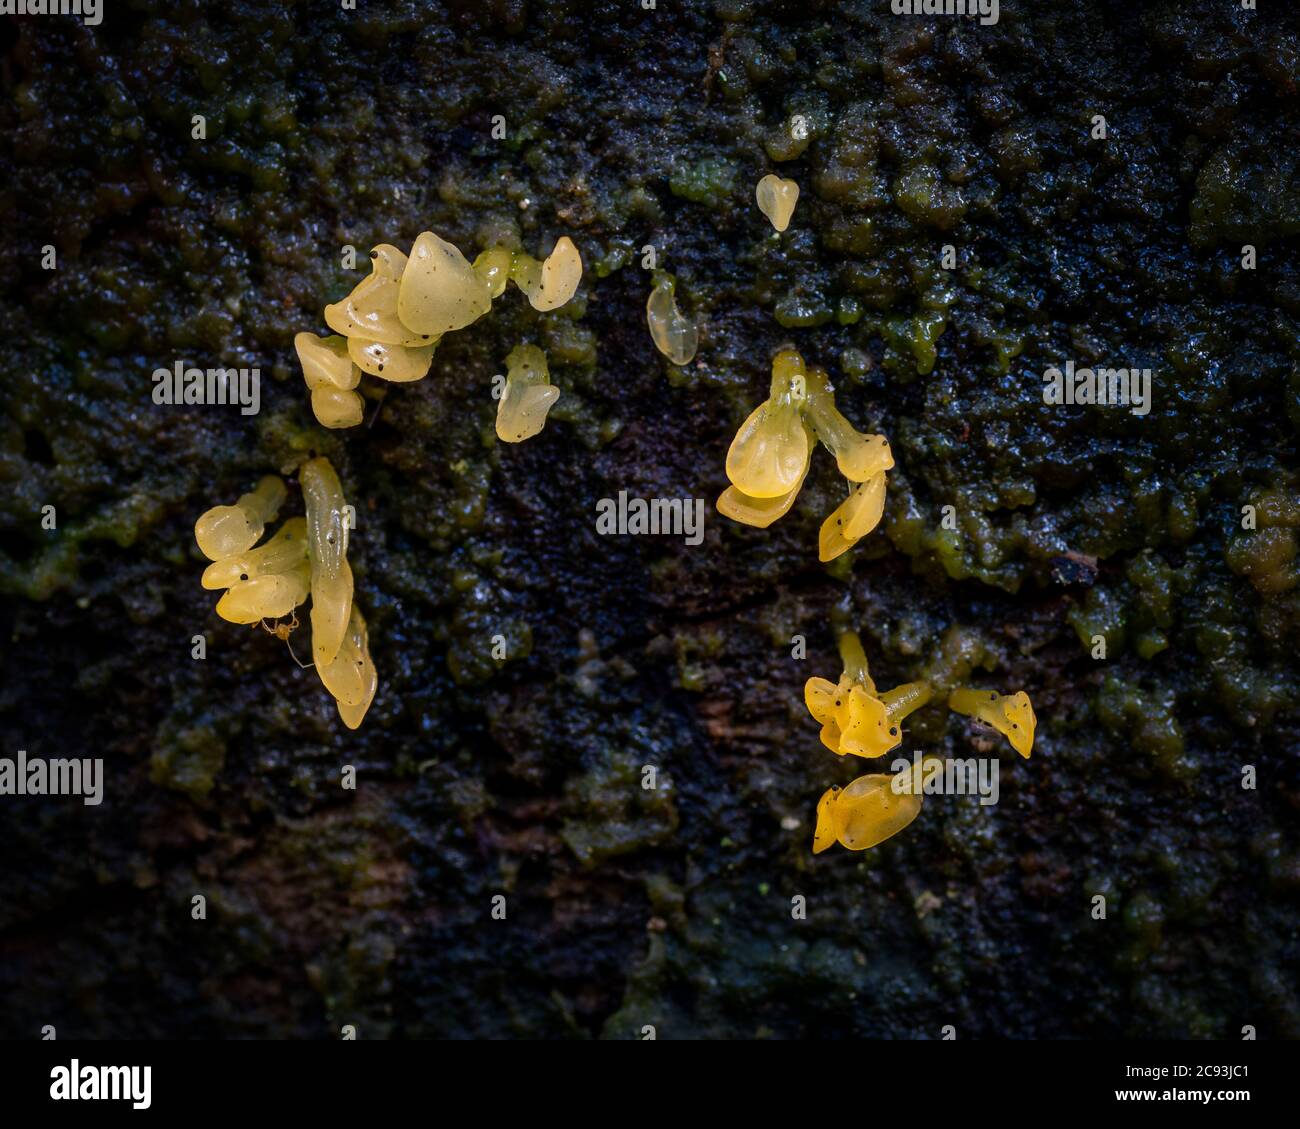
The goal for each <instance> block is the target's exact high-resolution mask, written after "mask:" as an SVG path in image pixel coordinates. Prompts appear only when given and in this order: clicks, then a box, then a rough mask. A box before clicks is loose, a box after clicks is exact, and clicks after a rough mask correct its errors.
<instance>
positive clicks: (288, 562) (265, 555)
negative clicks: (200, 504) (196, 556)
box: [194, 475, 308, 623]
mask: <svg viewBox="0 0 1300 1129" xmlns="http://www.w3.org/2000/svg"><path fill="white" fill-rule="evenodd" d="M285 493H286V492H285V488H284V483H283V482H282V481H281V480H280V479H279V478H276V477H274V476H272V475H268V476H267V477H265V478H263V479H262V481H261V482H259V483H258V484H257V489H256V490H254V491H253V492H252V493H251V494H245V495H244V496H243V497H242V498H240V499H239V501H238V502H236V503H235V505H233V506H216V507H214V508H213V509H210V510H208V511H207V513H205V514H203V515H202V516H201V517H200V518H199V520H198V521H197V522H196V523H195V525H194V535H195V540H197V541H198V543H199V548H200V549H202V550H203V553H204V555H205V556H207V557H209V558H211V559H212V562H213V563H212V564H210V565H208V567H207V568H206V569H204V571H203V580H202V583H203V587H204V588H207V589H209V590H216V589H221V588H224V589H226V591H225V593H224V594H223V595H222V597H221V599H219V600H218V601H217V614H218V615H219V616H221V618H222V619H224V620H227V621H229V622H230V623H257V622H259V621H260V620H263V619H279V618H280V617H281V616H286V615H288V614H289V613H290V612H292V611H293V609H294V608H296V607H297V606H298V605H299V604H301V603H303V602H304V601H305V600H306V599H307V591H308V569H307V544H306V539H305V537H304V526H303V523H302V519H301V518H291V519H290V520H289V521H286V522H285V523H284V525H283V526H281V527H280V531H279V532H278V533H277V534H276V535H275V536H274V537H272V538H271V539H270V540H269V541H268V542H267V543H266V544H265V545H262V546H261V547H260V548H254V547H253V546H254V544H255V543H256V541H257V540H258V538H260V537H261V536H262V533H263V531H264V530H265V528H266V523H267V522H270V521H273V520H274V519H275V515H276V514H277V513H278V512H279V509H280V506H281V504H282V503H283V501H284V498H285ZM214 515H215V516H214Z"/></svg>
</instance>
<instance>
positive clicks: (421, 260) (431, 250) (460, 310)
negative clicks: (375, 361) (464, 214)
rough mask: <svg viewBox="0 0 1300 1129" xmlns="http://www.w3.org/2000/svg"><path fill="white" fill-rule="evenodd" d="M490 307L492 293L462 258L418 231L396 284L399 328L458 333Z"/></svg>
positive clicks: (452, 248)
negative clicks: (418, 233) (454, 331)
mask: <svg viewBox="0 0 1300 1129" xmlns="http://www.w3.org/2000/svg"><path fill="white" fill-rule="evenodd" d="M491 308H492V291H491V289H490V288H489V286H488V283H487V282H486V281H485V280H484V279H483V277H482V276H481V275H480V274H479V273H478V272H477V271H476V270H475V269H474V268H473V267H472V266H470V264H469V262H468V261H467V260H466V258H465V256H464V255H462V254H461V253H460V251H459V250H458V249H457V248H456V247H455V246H454V245H453V244H451V243H448V242H447V241H446V240H445V239H439V238H438V236H436V235H434V234H433V232H431V231H424V232H421V233H420V235H419V237H418V238H417V239H416V241H415V244H414V246H412V248H411V255H410V258H409V259H408V260H407V263H406V269H405V270H404V271H403V272H402V280H401V282H400V284H399V285H398V292H397V303H396V314H397V317H398V319H399V320H400V322H401V324H402V325H403V326H405V327H406V328H407V330H408V331H410V332H413V333H420V334H428V335H429V337H432V336H434V335H436V334H442V333H450V332H452V331H453V330H456V329H464V328H465V326H467V325H469V324H470V323H471V322H474V321H477V320H478V319H479V318H481V317H482V316H483V315H484V314H485V313H487V312H488V310H490V309H491ZM359 336H365V335H364V334H361V335H359ZM371 336H372V338H373V340H376V341H378V340H384V339H383V338H378V337H373V335H371ZM425 340H426V341H427V340H428V338H426V339H425ZM388 343H389V344H399V345H403V344H413V343H414V342H410V341H397V342H393V341H389V342H388Z"/></svg>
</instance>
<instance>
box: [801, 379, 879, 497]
mask: <svg viewBox="0 0 1300 1129" xmlns="http://www.w3.org/2000/svg"><path fill="white" fill-rule="evenodd" d="M807 384H808V403H807V405H806V406H805V408H804V411H805V413H806V414H807V416H808V422H809V423H811V424H812V428H813V431H814V432H815V433H816V435H817V438H818V439H820V440H821V441H822V443H823V444H824V445H825V447H826V449H827V450H828V451H830V453H831V454H832V455H834V456H835V463H836V465H837V466H838V467H839V470H840V473H841V474H842V475H844V477H845V478H847V479H848V480H849V481H850V482H865V481H866V480H867V479H868V478H871V477H872V476H873V475H876V474H879V473H881V472H882V471H886V470H891V469H893V466H894V455H893V452H892V451H891V450H890V448H889V440H888V439H886V438H885V437H884V436H883V435H864V434H863V433H862V432H860V431H858V430H857V429H856V428H854V426H853V425H852V424H851V423H849V421H848V420H847V419H845V418H844V415H843V414H842V413H841V412H840V410H839V408H837V407H836V406H835V389H834V386H833V385H832V384H831V382H830V378H829V377H828V376H827V375H826V370H825V369H822V368H817V367H816V366H810V367H809V368H808V371H807Z"/></svg>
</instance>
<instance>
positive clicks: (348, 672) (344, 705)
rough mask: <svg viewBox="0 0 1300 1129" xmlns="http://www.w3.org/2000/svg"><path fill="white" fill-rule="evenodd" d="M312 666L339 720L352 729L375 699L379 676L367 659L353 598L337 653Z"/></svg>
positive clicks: (367, 642)
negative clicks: (332, 698) (331, 657)
mask: <svg viewBox="0 0 1300 1129" xmlns="http://www.w3.org/2000/svg"><path fill="white" fill-rule="evenodd" d="M316 670H317V673H318V674H319V675H320V680H321V682H322V683H323V684H324V686H325V689H326V690H328V691H329V692H330V693H331V694H332V695H334V701H335V704H336V705H337V706H338V711H339V717H341V718H342V719H343V724H344V725H346V726H347V727H348V728H349V729H356V728H357V726H359V725H360V724H361V719H362V718H363V717H365V716H366V711H367V710H368V709H369V708H370V703H371V702H373V701H374V700H375V690H376V689H377V688H378V686H379V676H378V674H377V673H376V672H375V664H374V663H373V662H372V661H371V659H370V640H369V635H368V633H367V631H366V621H365V618H364V617H363V616H362V614H361V609H360V608H358V607H357V605H356V603H355V602H354V603H353V604H352V610H351V611H350V612H349V614H348V626H347V631H346V632H345V633H344V636H343V642H342V644H341V645H340V646H339V651H338V654H337V655H335V656H334V660H333V661H332V662H329V663H326V664H325V665H323V666H320V665H318V666H317V668H316Z"/></svg>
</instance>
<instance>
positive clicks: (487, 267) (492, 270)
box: [473, 247, 515, 300]
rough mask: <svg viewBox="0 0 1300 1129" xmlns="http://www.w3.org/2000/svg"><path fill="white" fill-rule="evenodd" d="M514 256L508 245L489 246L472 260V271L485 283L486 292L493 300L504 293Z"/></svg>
mask: <svg viewBox="0 0 1300 1129" xmlns="http://www.w3.org/2000/svg"><path fill="white" fill-rule="evenodd" d="M514 261H515V256H514V253H513V252H512V251H511V250H510V249H509V248H508V247H489V248H488V249H487V250H486V251H480V252H479V255H478V258H476V259H475V260H474V264H473V266H474V271H475V273H476V274H477V275H478V276H479V278H481V279H482V280H483V281H484V282H486V283H487V288H488V294H489V296H490V297H491V298H492V299H493V300H495V299H497V298H500V297H501V295H502V294H504V293H505V289H506V284H507V283H508V282H509V281H510V268H511V267H512V266H514Z"/></svg>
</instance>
